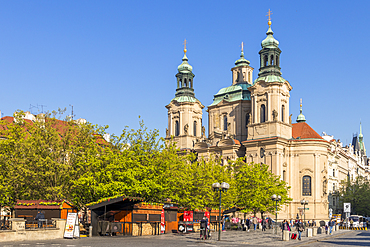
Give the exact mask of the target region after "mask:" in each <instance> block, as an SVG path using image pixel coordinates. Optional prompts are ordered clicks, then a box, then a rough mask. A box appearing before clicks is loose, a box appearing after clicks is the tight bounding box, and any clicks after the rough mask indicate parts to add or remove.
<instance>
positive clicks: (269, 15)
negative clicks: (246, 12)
mask: <svg viewBox="0 0 370 247" xmlns="http://www.w3.org/2000/svg"><path fill="white" fill-rule="evenodd" d="M271 15H272V12H271V10H270V9H269V12H267V15H266V16H268V17H269V21H268V22H267V23H268V24H269V26H271Z"/></svg>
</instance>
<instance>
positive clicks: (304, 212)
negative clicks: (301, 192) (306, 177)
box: [301, 199, 308, 226]
mask: <svg viewBox="0 0 370 247" xmlns="http://www.w3.org/2000/svg"><path fill="white" fill-rule="evenodd" d="M301 204H302V205H303V214H304V225H305V226H306V205H308V200H305V199H303V200H301Z"/></svg>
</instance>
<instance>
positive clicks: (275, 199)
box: [271, 194, 281, 234]
mask: <svg viewBox="0 0 370 247" xmlns="http://www.w3.org/2000/svg"><path fill="white" fill-rule="evenodd" d="M271 200H273V201H275V202H276V210H275V217H276V220H275V226H277V204H278V201H281V196H280V195H275V194H273V195H272V196H271ZM275 228H276V234H277V227H275Z"/></svg>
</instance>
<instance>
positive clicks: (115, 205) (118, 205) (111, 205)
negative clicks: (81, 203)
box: [86, 195, 143, 211]
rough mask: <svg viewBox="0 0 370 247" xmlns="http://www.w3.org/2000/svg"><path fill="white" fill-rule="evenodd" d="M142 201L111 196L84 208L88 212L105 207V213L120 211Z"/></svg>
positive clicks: (140, 199) (138, 198) (128, 197)
mask: <svg viewBox="0 0 370 247" xmlns="http://www.w3.org/2000/svg"><path fill="white" fill-rule="evenodd" d="M142 201H143V199H142V198H140V197H131V196H125V195H118V196H113V197H109V198H104V199H101V200H99V201H97V202H92V203H89V204H87V205H86V206H87V207H88V208H89V209H90V210H97V209H99V208H102V207H106V208H107V209H106V210H107V211H111V210H121V209H123V208H125V207H127V206H130V205H133V204H136V203H138V202H142Z"/></svg>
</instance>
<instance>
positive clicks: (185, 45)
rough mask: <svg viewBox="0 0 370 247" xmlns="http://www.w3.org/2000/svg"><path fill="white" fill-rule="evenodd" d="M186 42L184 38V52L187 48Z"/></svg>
mask: <svg viewBox="0 0 370 247" xmlns="http://www.w3.org/2000/svg"><path fill="white" fill-rule="evenodd" d="M187 43H188V42H187V41H186V39H185V40H184V53H185V54H186V52H187V51H188V50H186V44H187Z"/></svg>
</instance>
